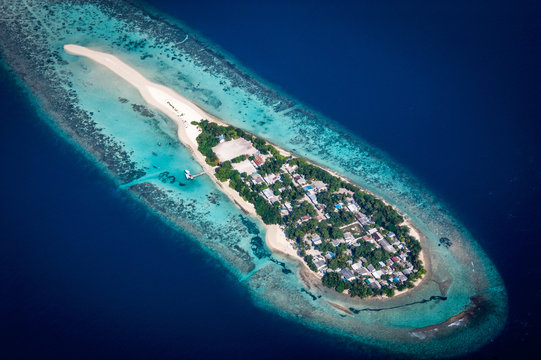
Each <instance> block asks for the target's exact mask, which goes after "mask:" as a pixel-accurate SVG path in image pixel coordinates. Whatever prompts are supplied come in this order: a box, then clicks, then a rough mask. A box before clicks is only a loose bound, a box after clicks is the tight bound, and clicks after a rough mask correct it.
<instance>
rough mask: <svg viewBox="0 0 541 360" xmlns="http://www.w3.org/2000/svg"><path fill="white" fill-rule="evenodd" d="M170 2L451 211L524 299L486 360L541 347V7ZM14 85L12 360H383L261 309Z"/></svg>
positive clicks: (9, 129) (7, 240) (9, 230)
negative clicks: (62, 134)
mask: <svg viewBox="0 0 541 360" xmlns="http://www.w3.org/2000/svg"><path fill="white" fill-rule="evenodd" d="M153 5H154V6H156V7H157V8H158V9H160V10H161V11H163V12H165V13H167V14H169V15H171V16H173V17H177V18H178V19H179V20H181V21H183V22H185V23H186V24H188V25H189V26H191V27H192V28H194V29H196V30H197V31H199V32H200V33H201V34H202V35H204V36H205V37H207V38H208V39H210V40H211V41H212V42H214V43H215V44H217V45H218V46H220V47H221V48H222V49H224V50H225V51H227V52H228V53H230V54H233V55H234V56H235V57H236V59H237V60H238V61H240V63H241V64H243V65H244V66H245V67H247V68H249V69H251V70H253V71H254V72H255V73H256V74H258V75H259V76H261V77H262V78H263V79H265V80H267V81H269V82H270V83H273V84H276V85H278V86H279V87H280V88H281V89H282V90H283V91H284V92H286V93H289V94H291V95H292V96H294V97H295V98H297V99H299V100H300V101H301V102H303V103H305V104H308V105H309V106H311V107H312V108H314V109H316V110H318V111H320V112H322V113H323V114H325V115H327V116H328V117H330V118H332V119H334V120H336V121H337V122H339V123H341V124H342V125H344V126H345V127H347V128H349V129H350V130H351V131H352V132H353V133H355V134H357V135H359V136H361V137H363V138H364V139H366V140H367V141H368V142H369V143H371V144H372V145H374V146H376V147H378V148H379V149H381V150H383V151H384V152H385V153H386V154H387V155H388V156H389V157H391V158H392V159H394V160H395V161H396V162H398V163H400V164H402V165H403V166H404V167H405V168H407V169H408V170H410V171H411V173H413V174H414V175H415V176H416V177H417V178H418V179H419V180H420V181H421V182H422V183H424V184H425V185H426V187H428V188H429V189H430V190H431V191H432V192H433V193H435V194H436V195H437V196H438V197H439V198H440V199H441V200H442V201H443V202H445V203H446V204H447V205H448V207H449V208H450V209H451V210H452V212H453V213H454V214H455V215H456V217H457V218H458V219H459V220H460V221H461V222H462V223H463V224H464V225H465V226H466V227H467V228H468V229H469V230H470V231H471V232H472V233H473V235H474V237H475V238H476V239H477V240H478V241H479V243H480V244H481V245H482V246H483V248H484V249H485V251H486V252H487V253H488V255H489V257H490V258H491V259H492V260H493V261H494V263H495V264H496V267H497V268H498V270H499V271H500V273H501V275H502V277H503V278H504V280H505V284H506V287H507V290H508V294H509V306H510V313H509V319H508V323H507V325H506V328H505V330H504V331H503V333H502V334H501V335H500V336H499V337H498V338H497V339H495V340H494V341H493V342H491V343H489V344H488V345H487V346H485V347H483V348H482V349H481V350H480V351H479V352H477V353H475V354H472V355H471V357H472V358H519V357H524V356H526V355H528V354H531V353H532V352H533V351H534V350H535V349H537V346H536V341H537V339H538V336H539V335H540V333H539V318H540V316H541V314H540V311H539V306H540V303H541V302H540V298H541V292H540V287H539V277H540V275H541V274H540V270H539V269H540V265H539V262H540V259H541V255H539V254H541V250H540V247H539V239H540V238H541V237H540V236H539V233H540V232H541V226H540V225H541V221H540V215H541V214H540V211H539V206H540V204H541V190H540V185H541V166H540V147H539V137H540V133H541V132H540V126H539V125H538V124H539V121H540V119H541V109H540V107H541V85H540V84H541V70H540V66H539V64H540V56H539V55H540V52H541V46H540V45H541V22H540V20H539V19H541V4H540V3H539V2H537V1H521V2H520V3H518V2H512V1H490V2H486V1H485V2H481V1H452V2H451V1H437V2H432V1H431V2H420V1H407V2H405V1H394V2H381V1H366V2H362V1H352V2H348V1H329V2H318V1H297V2H294V3H292V2H291V1H282V0H280V1H272V2H270V1H269V2H261V1H254V2H244V1H227V2H224V1H209V0H207V1H204V2H199V1H189V2H188V1H176V0H158V1H153ZM0 74H1V77H0V80H1V81H0V83H1V84H0V94H1V97H0V105H1V111H2V112H1V121H0V129H1V130H0V150H1V154H2V160H3V164H2V169H3V174H2V176H1V177H0V186H1V188H2V190H3V191H2V200H1V201H0V210H1V212H2V217H1V223H0V227H1V232H0V234H1V241H0V330H1V333H2V334H1V336H0V344H1V346H0V358H6V359H16V358H17V359H19V358H20V359H49V358H54V359H61V358H70V359H82V358H144V359H146V358H153V359H163V358H176V359H184V358H217V359H222V358H250V359H252V358H260V359H277V358H279V359H289V358H291V359H293V358H294V359H324V358H325V359H329V358H335V357H341V358H369V357H373V358H379V357H380V356H381V355H378V354H373V353H371V352H370V351H369V350H368V349H367V350H366V351H365V352H359V351H358V350H357V349H353V348H350V347H348V346H347V344H346V343H344V342H342V341H338V340H337V339H336V338H334V337H332V336H330V335H325V334H321V333H319V332H316V331H313V330H308V329H307V328H305V327H303V326H301V325H298V324H296V323H292V322H290V321H286V320H284V319H282V318H280V317H279V316H277V315H275V314H272V313H269V312H266V311H263V310H261V309H259V308H256V307H255V306H254V305H253V304H252V302H251V301H250V299H249V298H248V293H247V291H246V290H244V289H243V287H242V286H240V285H239V284H238V283H237V281H236V280H235V279H233V278H232V277H231V276H229V275H228V273H227V271H226V270H225V269H224V268H223V267H221V266H219V265H216V264H215V263H214V261H213V260H211V259H209V257H208V256H207V255H205V254H204V253H203V251H202V250H200V249H199V248H198V246H197V245H196V244H195V243H194V242H191V241H189V240H188V239H186V238H185V237H184V236H183V235H181V234H179V233H177V232H174V231H172V230H169V229H168V228H166V227H164V225H163V224H162V223H161V222H160V220H159V219H157V218H156V217H154V216H151V215H149V214H148V213H147V212H146V210H145V209H144V208H143V207H142V206H140V205H138V204H136V203H134V202H133V201H131V200H130V199H129V198H128V197H127V195H125V194H123V193H122V192H121V191H119V190H118V189H117V188H116V187H115V185H114V184H113V183H112V182H111V181H110V180H108V179H107V178H106V177H105V176H104V175H103V174H102V173H101V171H100V170H99V169H97V168H96V167H95V166H94V165H93V164H92V163H90V162H89V161H88V160H86V159H84V158H83V157H82V156H81V155H80V154H79V153H78V152H77V151H76V150H75V149H74V148H73V147H72V146H71V145H70V144H68V143H66V142H65V141H64V140H62V139H61V138H60V137H58V136H57V135H56V134H55V133H54V131H53V130H51V128H50V127H49V126H48V125H46V123H45V122H44V121H43V120H42V119H40V118H39V117H38V114H37V112H36V111H35V110H34V109H33V108H32V107H31V106H29V105H28V99H27V97H26V95H25V94H24V93H22V91H21V90H20V89H19V88H17V87H16V86H15V84H14V82H13V79H12V78H10V77H9V76H8V75H7V74H5V73H0ZM457 346H459V344H457Z"/></svg>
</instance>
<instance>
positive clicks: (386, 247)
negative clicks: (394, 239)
mask: <svg viewBox="0 0 541 360" xmlns="http://www.w3.org/2000/svg"><path fill="white" fill-rule="evenodd" d="M379 244H380V245H381V247H382V248H383V249H384V250H385V251H387V252H390V253H392V254H394V253H395V252H396V249H395V248H394V247H393V246H392V245H391V244H389V243H388V242H387V240H385V239H382V240H381V241H380V242H379Z"/></svg>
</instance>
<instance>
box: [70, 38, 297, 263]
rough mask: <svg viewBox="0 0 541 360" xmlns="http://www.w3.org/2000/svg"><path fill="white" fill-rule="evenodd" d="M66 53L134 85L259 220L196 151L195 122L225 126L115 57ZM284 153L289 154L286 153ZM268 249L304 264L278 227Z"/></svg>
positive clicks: (270, 230)
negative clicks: (92, 63)
mask: <svg viewBox="0 0 541 360" xmlns="http://www.w3.org/2000/svg"><path fill="white" fill-rule="evenodd" d="M64 50H65V51H66V52H67V53H69V54H72V55H78V56H84V57H87V58H89V59H91V60H93V61H95V62H97V63H99V64H101V65H103V66H105V67H107V68H108V69H109V70H111V71H112V72H114V73H115V74H117V75H118V76H120V77H121V78H123V79H124V80H126V81H127V82H128V83H130V84H131V85H133V86H134V87H135V88H136V89H137V90H138V91H139V92H140V93H141V96H142V97H143V99H144V100H145V101H146V102H147V103H148V104H150V105H152V106H154V107H155V108H157V109H158V110H160V111H161V112H163V113H164V114H165V115H167V116H168V117H169V118H171V119H172V120H173V121H175V122H176V124H177V125H178V131H177V134H178V138H179V140H180V141H181V142H182V143H183V144H184V145H185V146H186V147H187V148H188V149H189V150H190V151H191V153H192V154H193V157H194V158H195V160H197V162H198V163H199V164H200V165H201V167H203V169H204V171H205V173H206V174H208V176H209V177H210V178H211V179H212V180H213V181H214V182H215V183H216V184H217V185H218V186H219V187H220V189H221V190H222V191H223V192H224V193H225V194H226V195H227V196H228V197H229V198H230V199H231V200H233V202H235V203H236V204H237V205H238V206H239V207H240V208H241V209H242V210H244V211H245V212H246V213H249V214H251V215H253V216H257V214H256V211H255V207H254V205H253V204H251V203H249V202H247V201H246V200H244V199H243V198H242V197H240V195H239V194H238V193H237V192H236V191H235V190H233V189H231V188H230V187H229V182H226V183H222V182H221V181H219V180H218V179H217V178H216V177H215V176H214V170H213V168H212V167H211V166H210V165H208V164H207V163H206V162H205V158H204V157H203V155H202V154H201V153H200V152H199V151H198V150H197V140H196V138H197V136H198V135H199V134H200V132H201V130H200V129H199V128H198V127H197V126H195V125H193V124H192V123H191V122H192V121H197V122H199V121H201V120H202V119H208V120H211V121H214V122H217V123H219V124H222V125H226V124H224V123H223V122H221V121H219V120H218V119H217V118H216V117H214V116H212V115H211V114H209V113H207V112H206V111H204V110H203V109H201V108H200V107H198V106H197V105H196V104H194V103H193V102H191V101H190V100H188V99H186V98H185V97H184V96H182V95H180V94H179V93H177V92H176V91H174V90H172V89H170V88H168V87H166V86H163V85H160V84H156V83H154V82H152V81H150V80H148V79H147V78H145V77H144V76H143V75H141V74H140V73H139V72H137V71H136V70H135V69H133V68H132V67H131V66H129V65H128V64H126V63H125V62H123V61H122V60H120V59H119V58H117V57H116V56H114V55H111V54H107V53H104V52H101V51H96V50H91V49H89V48H86V47H84V46H79V45H72V44H68V45H64ZM284 153H287V152H285V151H284ZM266 230H267V231H266V233H267V235H266V238H265V241H266V243H267V247H268V248H269V249H271V250H273V251H275V252H279V253H282V254H287V255H289V256H291V257H293V258H297V259H298V260H299V261H300V262H301V263H303V264H304V261H303V260H302V259H301V258H300V257H299V256H298V255H297V253H296V251H295V250H294V249H293V248H292V246H291V244H290V243H289V242H288V241H287V238H286V236H285V234H284V232H283V231H282V230H281V229H280V227H278V226H277V225H272V226H268V225H267V226H266Z"/></svg>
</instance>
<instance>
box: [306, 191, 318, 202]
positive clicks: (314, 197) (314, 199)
mask: <svg viewBox="0 0 541 360" xmlns="http://www.w3.org/2000/svg"><path fill="white" fill-rule="evenodd" d="M306 196H308V199H310V201H311V202H312V203H313V204H314V205H317V204H318V202H317V197H316V196H315V195H314V194H306Z"/></svg>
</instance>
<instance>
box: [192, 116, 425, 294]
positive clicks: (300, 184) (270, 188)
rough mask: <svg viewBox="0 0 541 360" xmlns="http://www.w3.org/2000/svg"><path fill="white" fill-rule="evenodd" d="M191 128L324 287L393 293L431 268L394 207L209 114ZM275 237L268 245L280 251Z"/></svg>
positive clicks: (219, 174) (208, 158)
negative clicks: (198, 132) (214, 119)
mask: <svg viewBox="0 0 541 360" xmlns="http://www.w3.org/2000/svg"><path fill="white" fill-rule="evenodd" d="M191 125H193V126H197V127H198V128H199V130H200V131H201V133H200V134H199V135H198V136H197V143H198V151H199V152H200V153H201V154H203V155H204V156H205V162H206V163H207V164H208V165H210V166H211V167H212V169H213V170H214V173H215V176H216V178H217V179H218V180H219V181H221V182H225V183H226V184H227V186H229V187H230V188H231V189H234V190H235V191H236V192H237V194H238V195H240V197H241V198H242V199H243V200H244V201H246V202H248V203H249V204H251V205H253V208H254V209H255V212H256V213H257V215H258V216H259V217H260V219H261V220H262V221H263V222H264V223H265V224H266V225H278V226H279V230H278V234H277V235H276V236H275V237H278V238H283V236H282V235H283V234H285V236H286V241H287V242H288V243H289V245H290V246H291V248H292V249H294V256H300V257H302V260H303V261H305V263H306V265H307V266H308V267H309V268H310V269H311V270H312V271H313V272H314V273H316V274H317V276H319V277H321V279H322V282H323V285H325V286H326V287H329V288H334V289H335V290H336V291H337V292H339V293H342V292H347V293H348V294H349V295H350V296H352V297H354V296H358V297H361V298H364V297H369V296H378V295H385V296H387V297H391V296H394V295H395V292H396V291H398V292H403V291H404V290H406V289H409V288H413V287H414V285H415V283H416V282H417V281H418V280H420V279H421V278H422V277H423V275H424V274H425V273H426V269H425V268H424V267H423V262H422V260H421V254H422V251H421V245H420V242H419V240H418V235H417V234H416V232H414V231H411V226H410V225H408V224H405V221H404V217H403V216H401V215H400V214H399V213H398V212H397V211H396V210H395V209H394V208H393V207H392V206H391V205H389V204H386V203H384V201H383V200H381V199H379V198H377V197H375V196H374V195H372V194H369V193H368V192H366V191H364V190H361V189H360V188H359V187H358V186H356V185H354V184H352V183H351V182H349V181H347V180H345V179H344V178H343V177H339V176H336V175H333V174H331V173H330V172H329V171H327V170H325V169H323V168H321V167H319V166H316V165H314V164H311V163H310V162H308V161H307V160H306V159H303V158H299V157H296V156H293V155H291V154H290V153H288V152H286V151H285V150H283V149H277V148H276V147H275V146H273V145H272V144H270V143H268V142H267V141H265V140H264V139H261V138H259V137H256V136H254V135H252V134H249V133H248V132H246V131H244V130H242V129H239V128H235V127H233V126H224V125H220V124H219V123H216V122H212V121H209V120H206V119H205V120H201V121H199V122H198V121H192V122H191ZM187 176H188V178H191V177H190V175H187ZM244 208H247V207H246V206H245V207H244ZM250 208H251V207H250ZM268 233H271V232H270V231H268ZM414 234H415V235H414ZM416 237H417V238H416ZM272 238H273V237H267V239H269V241H268V242H269V243H270V244H269V247H270V248H273V249H280V246H276V245H273V242H277V241H276V240H272ZM281 248H282V249H283V248H284V247H283V246H282V247H281ZM288 250H289V248H286V250H285V252H286V253H290V251H288Z"/></svg>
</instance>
